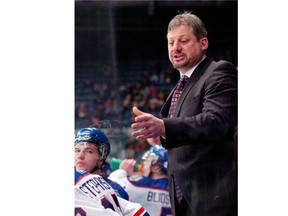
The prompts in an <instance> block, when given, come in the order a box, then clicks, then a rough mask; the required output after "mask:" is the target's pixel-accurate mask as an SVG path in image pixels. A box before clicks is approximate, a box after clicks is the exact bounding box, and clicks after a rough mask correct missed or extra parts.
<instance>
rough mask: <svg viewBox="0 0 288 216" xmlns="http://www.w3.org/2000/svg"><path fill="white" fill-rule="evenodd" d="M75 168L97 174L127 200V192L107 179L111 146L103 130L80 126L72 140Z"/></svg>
mask: <svg viewBox="0 0 288 216" xmlns="http://www.w3.org/2000/svg"><path fill="white" fill-rule="evenodd" d="M74 148H75V158H74V163H75V164H74V165H75V169H76V170H85V171H88V172H90V173H94V174H98V175H101V176H103V177H104V179H105V180H106V181H107V182H108V183H109V184H110V185H111V186H112V187H113V188H114V190H115V191H116V193H117V194H118V195H119V196H121V197H122V198H124V199H126V200H129V196H128V193H127V192H126V191H125V190H124V189H123V188H122V187H121V186H120V185H119V184H118V183H116V182H113V181H111V180H110V179H107V175H106V173H105V167H106V166H107V163H106V158H107V157H108V155H109V153H110V150H111V146H110V142H109V140H108V138H107V137H106V136H105V134H104V132H103V131H102V130H100V129H98V128H82V129H80V130H79V131H78V132H77V134H76V137H75V142H74Z"/></svg>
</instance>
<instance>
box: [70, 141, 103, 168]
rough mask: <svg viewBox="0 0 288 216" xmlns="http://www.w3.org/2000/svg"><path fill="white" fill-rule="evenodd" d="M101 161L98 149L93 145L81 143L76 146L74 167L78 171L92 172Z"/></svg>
mask: <svg viewBox="0 0 288 216" xmlns="http://www.w3.org/2000/svg"><path fill="white" fill-rule="evenodd" d="M98 159H99V153H98V150H97V147H96V145H95V144H93V143H89V142H81V143H77V144H76V145H75V155H74V163H75V164H74V165H75V168H76V170H85V171H88V172H90V171H91V170H92V169H93V168H94V167H95V165H96V163H97V161H98Z"/></svg>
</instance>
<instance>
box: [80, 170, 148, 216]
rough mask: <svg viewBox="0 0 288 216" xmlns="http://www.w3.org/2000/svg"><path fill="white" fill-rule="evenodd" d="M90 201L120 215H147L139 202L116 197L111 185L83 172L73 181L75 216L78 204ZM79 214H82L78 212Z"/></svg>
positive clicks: (96, 206)
mask: <svg viewBox="0 0 288 216" xmlns="http://www.w3.org/2000/svg"><path fill="white" fill-rule="evenodd" d="M83 196H84V197H85V198H83ZM81 200H84V201H85V202H81ZM90 201H92V204H93V203H94V207H95V208H97V209H102V210H103V209H110V210H112V211H114V212H116V213H117V214H118V215H121V216H136V215H139V216H149V214H148V213H147V212H146V210H145V209H144V208H143V207H142V205H140V204H139V203H131V202H129V201H127V200H125V199H123V198H121V197H118V196H117V195H116V193H115V191H114V189H113V188H112V186H110V185H109V184H108V183H107V182H106V181H105V180H104V179H103V178H102V177H101V176H99V175H96V174H85V175H83V176H82V177H81V178H79V179H78V180H77V181H76V182H75V216H76V208H77V210H79V211H80V208H81V206H79V205H81V204H86V203H91V202H90ZM101 206H102V208H100V207H101ZM87 209H91V206H90V205H88V206H87ZM117 214H116V215H117ZM99 215H100V214H99ZM77 216H78V215H77ZM79 216H82V215H81V214H79ZM87 216H88V215H87ZM91 216H92V215H91Z"/></svg>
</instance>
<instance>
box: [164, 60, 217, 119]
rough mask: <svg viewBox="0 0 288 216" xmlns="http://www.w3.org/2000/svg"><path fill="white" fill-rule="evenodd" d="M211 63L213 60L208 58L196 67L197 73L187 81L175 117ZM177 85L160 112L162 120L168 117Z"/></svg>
mask: <svg viewBox="0 0 288 216" xmlns="http://www.w3.org/2000/svg"><path fill="white" fill-rule="evenodd" d="M211 62H212V60H211V59H209V58H208V57H207V58H206V59H204V60H203V61H202V62H201V63H200V64H199V65H198V66H197V67H196V69H195V71H194V72H193V73H192V75H191V77H190V78H189V80H188V81H187V83H186V85H185V87H184V89H183V92H182V95H181V97H180V98H179V101H178V104H177V107H176V110H175V116H178V113H179V110H180V108H181V106H182V103H183V100H184V98H185V97H186V95H187V94H188V92H189V91H190V90H191V89H192V87H193V86H194V85H195V83H196V82H197V80H198V79H199V78H200V77H201V76H202V74H203V73H204V72H205V70H206V68H207V67H208V66H209V65H210V64H211ZM176 85H177V84H176ZM176 85H175V86H174V88H173V90H172V91H171V92H170V94H169V96H168V97H167V100H166V102H165V103H164V105H163V107H162V109H161V111H160V115H161V117H162V118H165V117H167V116H168V112H169V107H170V102H171V98H172V94H173V92H174V90H175V88H176Z"/></svg>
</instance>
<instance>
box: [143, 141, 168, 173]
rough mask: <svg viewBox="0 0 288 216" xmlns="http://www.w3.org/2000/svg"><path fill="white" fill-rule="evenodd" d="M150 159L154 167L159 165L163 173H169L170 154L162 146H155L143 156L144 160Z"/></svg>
mask: <svg viewBox="0 0 288 216" xmlns="http://www.w3.org/2000/svg"><path fill="white" fill-rule="evenodd" d="M148 157H149V158H151V159H152V160H151V164H152V165H155V164H157V165H159V166H160V167H161V170H162V172H165V173H166V172H167V167H168V153H167V150H166V149H165V148H163V146H162V145H154V146H152V147H150V148H149V150H148V151H146V152H145V153H144V154H143V156H142V159H143V160H146V159H147V158H148Z"/></svg>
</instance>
